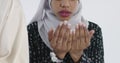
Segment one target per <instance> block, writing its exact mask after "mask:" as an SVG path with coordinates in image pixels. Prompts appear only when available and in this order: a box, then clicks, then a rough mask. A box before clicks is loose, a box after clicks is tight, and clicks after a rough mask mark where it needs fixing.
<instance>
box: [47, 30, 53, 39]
mask: <svg viewBox="0 0 120 63" xmlns="http://www.w3.org/2000/svg"><path fill="white" fill-rule="evenodd" d="M53 36H54V31H53V29H50V31H49V32H48V39H49V41H51V40H52V38H53Z"/></svg>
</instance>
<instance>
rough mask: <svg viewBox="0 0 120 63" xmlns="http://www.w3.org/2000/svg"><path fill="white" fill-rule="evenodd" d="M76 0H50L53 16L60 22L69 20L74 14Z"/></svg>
mask: <svg viewBox="0 0 120 63" xmlns="http://www.w3.org/2000/svg"><path fill="white" fill-rule="evenodd" d="M77 5H78V0H52V2H51V7H52V10H53V12H54V14H55V15H56V16H57V17H58V19H60V20H61V21H64V20H69V19H70V18H71V16H72V15H73V14H74V12H75V10H76V7H77Z"/></svg>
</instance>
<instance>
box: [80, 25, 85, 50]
mask: <svg viewBox="0 0 120 63" xmlns="http://www.w3.org/2000/svg"><path fill="white" fill-rule="evenodd" d="M80 43H81V45H80V47H81V46H82V48H83V47H84V46H85V32H84V24H81V25H80Z"/></svg>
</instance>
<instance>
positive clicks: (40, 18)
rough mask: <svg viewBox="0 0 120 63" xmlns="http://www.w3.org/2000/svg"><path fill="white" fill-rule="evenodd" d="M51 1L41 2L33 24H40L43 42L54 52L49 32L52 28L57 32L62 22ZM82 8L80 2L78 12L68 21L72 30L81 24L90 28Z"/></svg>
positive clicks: (44, 0)
mask: <svg viewBox="0 0 120 63" xmlns="http://www.w3.org/2000/svg"><path fill="white" fill-rule="evenodd" d="M51 1H52V0H41V1H40V4H39V8H38V10H37V13H36V14H35V16H34V17H33V19H32V21H31V23H32V22H35V21H37V22H38V31H39V34H40V36H41V38H42V40H43V41H44V43H45V44H46V45H47V46H48V47H49V48H50V49H51V50H53V49H52V47H51V46H50V42H49V40H48V31H49V30H50V29H51V28H53V29H54V30H55V29H56V28H57V26H58V25H59V24H60V22H61V21H60V20H59V19H58V18H57V16H55V14H54V12H53V11H52V8H51ZM81 8H82V5H81V2H80V1H79V0H78V5H77V7H76V11H75V13H74V14H73V15H72V17H71V18H70V19H69V20H68V23H69V24H71V29H73V30H74V29H75V26H76V25H77V24H78V23H80V22H81V23H84V24H85V25H86V27H88V21H87V20H85V19H84V18H83V17H82V15H81Z"/></svg>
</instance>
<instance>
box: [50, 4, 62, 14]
mask: <svg viewBox="0 0 120 63" xmlns="http://www.w3.org/2000/svg"><path fill="white" fill-rule="evenodd" d="M51 7H52V10H53V12H54V13H56V12H58V11H59V10H60V7H59V4H57V3H54V4H51Z"/></svg>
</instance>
